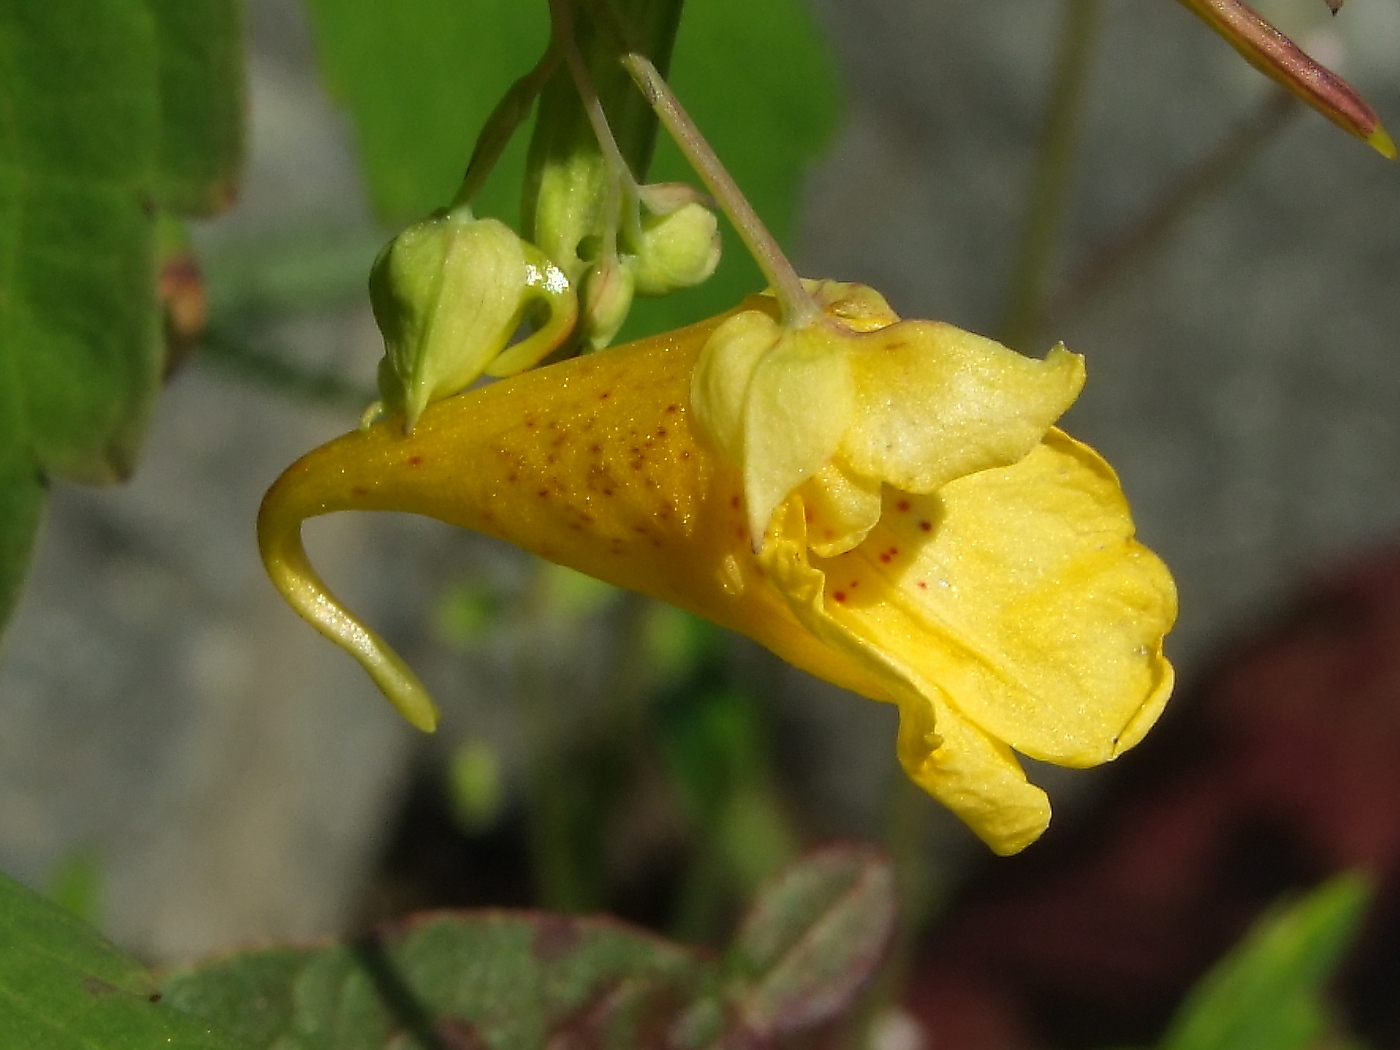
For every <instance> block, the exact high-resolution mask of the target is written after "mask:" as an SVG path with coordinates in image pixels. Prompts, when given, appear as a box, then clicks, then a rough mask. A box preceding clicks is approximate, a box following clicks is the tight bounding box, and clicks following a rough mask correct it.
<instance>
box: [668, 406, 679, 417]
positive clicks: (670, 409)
mask: <svg viewBox="0 0 1400 1050" xmlns="http://www.w3.org/2000/svg"><path fill="white" fill-rule="evenodd" d="M680 408H681V406H680V405H677V404H670V405H667V406H666V414H667V415H671V414H673V413H675V412H679V411H680Z"/></svg>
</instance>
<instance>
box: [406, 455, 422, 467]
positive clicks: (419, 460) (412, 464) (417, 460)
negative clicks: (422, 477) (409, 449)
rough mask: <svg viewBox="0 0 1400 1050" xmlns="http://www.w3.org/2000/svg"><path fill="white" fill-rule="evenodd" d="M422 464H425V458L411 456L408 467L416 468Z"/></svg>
mask: <svg viewBox="0 0 1400 1050" xmlns="http://www.w3.org/2000/svg"><path fill="white" fill-rule="evenodd" d="M422 462H423V457H422V456H409V457H408V465H409V466H410V467H416V466H418V465H419V464H420V463H422Z"/></svg>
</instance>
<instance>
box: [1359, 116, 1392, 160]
mask: <svg viewBox="0 0 1400 1050" xmlns="http://www.w3.org/2000/svg"><path fill="white" fill-rule="evenodd" d="M1366 141H1367V143H1369V144H1370V146H1371V148H1372V149H1374V150H1375V151H1376V152H1377V153H1379V154H1380V155H1381V156H1382V157H1384V158H1385V159H1386V160H1394V159H1395V140H1394V139H1392V138H1391V137H1390V132H1388V131H1386V130H1385V128H1383V127H1381V126H1380V125H1379V124H1377V125H1376V128H1375V130H1374V131H1372V132H1371V133H1370V134H1369V135H1367V136H1366Z"/></svg>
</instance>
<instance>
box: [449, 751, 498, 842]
mask: <svg viewBox="0 0 1400 1050" xmlns="http://www.w3.org/2000/svg"><path fill="white" fill-rule="evenodd" d="M504 781H505V776H504V773H503V772H502V770H501V759H500V757H499V756H498V755H497V753H496V749H495V748H494V747H492V746H491V745H490V744H488V743H487V742H486V741H485V740H464V741H462V743H460V744H458V745H457V746H456V747H454V748H453V749H452V754H451V755H450V756H449V758H448V764H447V786H448V800H449V802H450V803H451V806H452V815H453V816H454V817H456V818H457V823H458V824H459V825H460V826H461V827H462V829H463V830H464V831H466V832H468V833H469V834H480V833H481V832H483V831H486V830H487V829H489V828H490V827H492V826H493V825H494V824H495V823H496V822H497V820H499V819H500V816H501V809H502V807H503V806H504V804H505V783H504Z"/></svg>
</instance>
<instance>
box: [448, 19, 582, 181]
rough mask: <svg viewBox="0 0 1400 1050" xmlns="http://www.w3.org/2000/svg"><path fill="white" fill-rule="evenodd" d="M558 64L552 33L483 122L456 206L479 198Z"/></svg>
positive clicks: (557, 54) (463, 178)
mask: <svg viewBox="0 0 1400 1050" xmlns="http://www.w3.org/2000/svg"><path fill="white" fill-rule="evenodd" d="M558 65H559V48H558V40H557V39H556V38H553V37H551V39H550V42H549V47H547V48H546V49H545V53H544V54H543V55H542V56H540V60H539V61H538V62H536V63H535V68H534V69H532V70H530V72H528V73H526V74H525V75H524V76H523V77H521V78H520V79H519V80H517V81H516V82H515V83H514V84H512V85H511V86H510V87H509V88H507V89H506V93H505V94H504V95H502V96H501V100H500V101H499V102H497V103H496V108H495V109H493V110H492V111H491V115H490V116H489V117H487V118H486V123H485V124H484V125H482V128H481V133H480V134H479V135H478V136H477V139H476V145H475V147H473V149H472V156H471V160H470V161H468V162H467V171H466V174H465V175H463V176H462V185H461V186H459V187H458V189H457V194H456V196H454V197H453V198H452V207H453V208H457V207H460V206H462V205H470V204H471V202H472V201H473V200H475V199H476V195H477V194H478V193H480V192H481V188H482V187H483V186H484V185H486V180H487V178H488V177H490V175H491V171H492V169H494V168H495V166H496V162H497V161H498V160H500V159H501V154H502V153H503V152H505V148H506V146H507V145H508V144H509V143H510V140H511V137H512V136H513V135H514V134H515V133H516V131H517V130H518V129H519V128H520V125H521V124H523V123H524V122H525V118H526V117H527V116H529V115H530V107H532V106H533V105H534V104H535V99H536V97H537V96H538V95H539V93H540V90H541V89H542V88H543V87H544V84H545V81H547V80H548V79H549V78H550V76H552V75H553V73H554V70H555V67H557V66H558Z"/></svg>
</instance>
